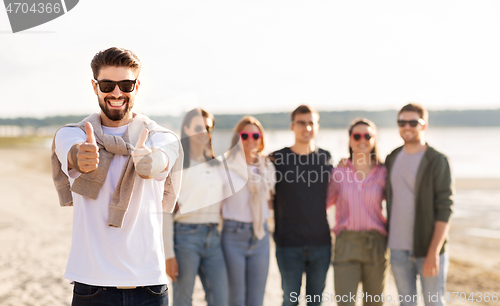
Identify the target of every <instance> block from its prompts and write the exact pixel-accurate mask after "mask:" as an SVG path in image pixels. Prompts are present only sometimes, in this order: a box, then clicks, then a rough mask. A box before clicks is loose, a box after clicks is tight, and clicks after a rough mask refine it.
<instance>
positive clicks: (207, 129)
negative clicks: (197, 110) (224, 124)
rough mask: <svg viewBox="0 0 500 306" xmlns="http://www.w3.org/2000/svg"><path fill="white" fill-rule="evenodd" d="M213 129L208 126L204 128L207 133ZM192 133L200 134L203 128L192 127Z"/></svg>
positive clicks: (198, 126) (199, 126)
mask: <svg viewBox="0 0 500 306" xmlns="http://www.w3.org/2000/svg"><path fill="white" fill-rule="evenodd" d="M213 128H214V127H213V126H210V125H207V126H205V129H206V131H207V132H209V133H210V132H212V129H213ZM194 131H195V132H196V133H201V132H203V127H202V126H201V125H197V126H195V127H194Z"/></svg>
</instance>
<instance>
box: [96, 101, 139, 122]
mask: <svg viewBox="0 0 500 306" xmlns="http://www.w3.org/2000/svg"><path fill="white" fill-rule="evenodd" d="M115 99H116V98H114V97H105V98H104V101H103V100H101V99H99V107H100V108H101V110H102V112H103V113H104V114H105V115H106V117H108V118H109V119H110V120H112V121H121V120H123V118H125V116H127V115H128V113H129V112H130V110H131V109H132V106H133V105H134V104H133V103H129V102H130V101H129V98H128V97H126V96H121V97H119V98H118V99H116V100H124V101H125V109H112V108H110V107H109V104H108V100H115Z"/></svg>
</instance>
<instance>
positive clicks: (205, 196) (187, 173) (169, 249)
mask: <svg viewBox="0 0 500 306" xmlns="http://www.w3.org/2000/svg"><path fill="white" fill-rule="evenodd" d="M213 126H214V118H213V116H212V115H211V114H210V113H208V112H206V111H204V110H202V109H193V110H191V111H190V112H188V113H187V114H186V116H185V117H184V120H183V123H182V130H181V143H182V147H183V149H184V167H183V168H184V169H183V173H182V185H181V188H182V189H181V192H180V195H179V200H178V203H177V204H178V208H177V210H176V212H174V214H168V213H165V214H164V231H163V236H164V244H165V258H166V270H167V274H168V276H169V277H170V278H171V279H172V280H173V290H174V294H173V305H174V306H188V305H191V304H192V295H193V288H194V282H195V279H196V275H199V277H200V280H201V282H202V284H203V288H204V289H205V298H206V300H207V304H208V306H226V305H228V289H227V287H228V282H227V273H226V265H225V262H224V257H223V254H222V249H221V245H220V235H219V232H218V228H217V227H218V224H219V220H220V209H221V202H220V201H221V200H222V199H223V198H224V194H223V185H224V184H225V182H224V181H223V179H222V177H221V175H220V174H221V170H220V169H221V167H222V163H221V162H220V161H218V160H216V159H214V154H213V149H212V143H211V134H210V133H211V130H212V128H213Z"/></svg>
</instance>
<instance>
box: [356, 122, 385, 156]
mask: <svg viewBox="0 0 500 306" xmlns="http://www.w3.org/2000/svg"><path fill="white" fill-rule="evenodd" d="M361 124H364V125H367V126H369V127H371V128H373V129H374V130H375V131H376V130H377V126H376V125H375V123H373V122H372V121H370V120H368V119H366V118H358V119H355V120H354V121H353V122H352V123H351V125H350V126H349V140H350V139H351V135H352V131H353V130H354V127H355V126H358V125H361ZM374 141H375V144H374V146H373V149H372V151H371V152H370V157H371V159H372V161H374V162H375V163H377V164H381V163H382V162H381V160H380V155H379V153H378V146H377V138H376V137H375V140H374ZM349 159H350V160H351V162H352V161H353V160H352V148H351V146H349Z"/></svg>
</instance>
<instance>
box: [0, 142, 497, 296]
mask: <svg viewBox="0 0 500 306" xmlns="http://www.w3.org/2000/svg"><path fill="white" fill-rule="evenodd" d="M499 187H500V180H484V179H483V180H480V179H472V180H458V181H457V188H458V193H457V194H460V192H461V190H463V192H464V194H465V198H466V197H467V192H468V191H471V190H472V191H474V190H480V191H481V192H489V191H494V190H498V189H500V188H499ZM0 195H1V198H2V201H1V202H0V245H1V251H0V305H12V306H21V305H30V306H32V305H51V306H57V305H70V303H71V296H72V285H70V284H69V281H68V280H66V279H64V278H63V274H64V270H65V266H66V261H67V257H68V254H69V249H70V245H71V227H72V208H62V207H59V204H58V200H57V194H56V192H55V189H54V185H53V183H52V179H51V176H50V171H49V152H48V149H47V148H45V147H43V146H39V147H32V148H25V147H17V148H8V147H4V148H1V147H0ZM499 202H500V200H499V198H498V197H496V198H494V199H492V203H493V204H495V205H497V206H500V205H498V204H500V203H499ZM496 212H498V210H496ZM477 213H478V214H479V215H478V218H473V219H471V218H467V216H463V213H462V216H461V217H457V218H456V219H454V220H453V222H452V226H451V232H450V236H451V243H450V258H451V265H450V270H449V274H448V284H447V291H450V292H453V291H457V292H465V293H466V295H467V297H469V296H470V293H471V292H475V293H476V292H481V293H483V294H484V293H486V292H490V294H491V293H493V292H495V291H496V292H497V293H500V273H499V272H498V271H499V270H500V257H499V256H498V253H499V251H500V240H499V239H497V238H491V237H490V238H487V237H480V236H472V235H470V233H471V232H470V231H468V230H470V229H471V228H481V227H482V226H483V224H482V223H483V222H484V220H486V219H487V218H488V211H486V210H482V212H481V211H479V212H477ZM481 213H482V214H483V215H481ZM387 283H388V284H387V287H386V294H391V295H393V296H396V295H397V291H396V289H395V286H394V280H393V277H392V275H391V274H390V273H389V274H388V278H387ZM325 291H326V292H329V293H333V272H332V269H330V271H329V275H328V279H327V287H326V289H325ZM281 296H282V292H281V279H280V275H279V271H278V268H277V264H276V259H275V257H274V245H272V250H271V266H270V272H269V277H268V281H267V287H266V295H265V302H264V305H266V306H276V305H280V304H281ZM476 296H477V295H476ZM203 297H204V293H203V290H202V289H201V286H200V283H199V282H197V284H196V292H195V294H194V297H193V299H194V302H193V305H195V306H196V305H206V303H205V302H204V299H203ZM453 297H454V294H453V295H451V296H450V298H451V299H452V300H453ZM462 297H463V296H462ZM450 304H451V305H472V304H478V303H477V302H471V301H469V300H466V301H465V302H461V301H460V299H459V298H457V300H456V301H455V302H454V303H450ZM479 304H482V305H493V304H498V302H497V303H493V302H490V303H485V302H482V303H479ZM301 305H303V304H301ZM325 305H334V303H325ZM386 305H397V303H386Z"/></svg>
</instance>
